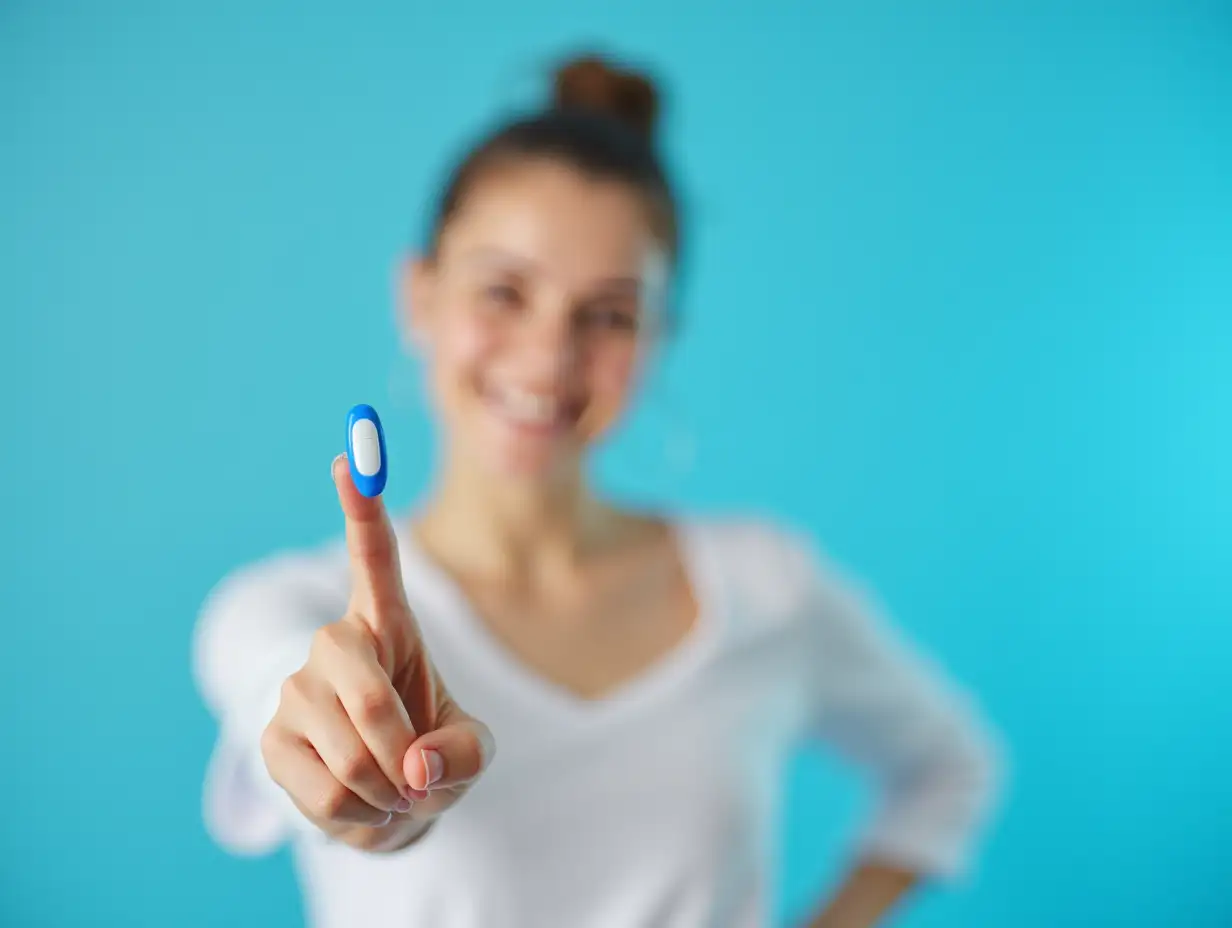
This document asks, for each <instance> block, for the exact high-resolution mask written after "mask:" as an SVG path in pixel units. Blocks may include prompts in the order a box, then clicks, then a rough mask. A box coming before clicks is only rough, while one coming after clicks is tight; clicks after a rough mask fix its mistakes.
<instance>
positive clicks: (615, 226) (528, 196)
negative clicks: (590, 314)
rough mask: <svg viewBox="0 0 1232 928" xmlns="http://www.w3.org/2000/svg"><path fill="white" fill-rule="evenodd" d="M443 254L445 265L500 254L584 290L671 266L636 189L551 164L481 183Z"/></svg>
mask: <svg viewBox="0 0 1232 928" xmlns="http://www.w3.org/2000/svg"><path fill="white" fill-rule="evenodd" d="M440 252H441V258H442V260H443V261H445V262H451V261H452V260H454V259H457V258H461V257H464V256H468V255H470V256H474V255H478V254H487V255H493V254H500V255H504V256H506V257H507V263H509V264H518V263H521V264H524V265H525V268H526V269H527V270H528V271H533V272H536V273H542V274H548V275H551V276H552V277H554V278H556V279H558V280H560V281H561V282H562V283H566V284H570V285H578V286H581V285H585V284H586V283H587V282H588V281H592V280H596V279H602V278H611V277H637V278H645V277H647V276H648V275H650V276H659V275H660V274H661V273H662V272H661V268H662V266H663V263H664V255H663V249H662V247H661V246H660V245H659V243H658V241H657V240H656V238H655V236H654V234H653V233H652V231H651V228H650V224H649V222H648V217H647V214H646V208H645V205H644V203H643V201H642V198H641V197H640V196H639V195H638V193H637V191H636V190H634V189H633V188H631V187H629V186H628V185H627V184H624V183H621V182H619V181H611V180H602V179H595V178H591V177H587V176H586V175H584V174H582V173H581V172H579V171H577V170H575V169H573V168H570V167H568V166H566V165H561V164H557V163H553V162H551V161H545V160H536V161H530V162H525V163H519V164H512V165H509V166H506V167H502V168H500V169H494V170H493V171H491V172H490V173H488V174H485V175H483V176H482V177H480V178H478V179H477V181H476V183H475V186H474V187H473V188H472V189H471V190H469V191H468V192H467V194H466V196H465V198H464V199H463V201H462V203H461V204H460V209H459V210H458V212H457V214H456V215H455V216H454V217H453V219H452V220H451V221H450V223H449V224H448V226H447V227H446V229H445V230H444V231H443V233H442V235H441V241H440ZM489 264H490V262H489Z"/></svg>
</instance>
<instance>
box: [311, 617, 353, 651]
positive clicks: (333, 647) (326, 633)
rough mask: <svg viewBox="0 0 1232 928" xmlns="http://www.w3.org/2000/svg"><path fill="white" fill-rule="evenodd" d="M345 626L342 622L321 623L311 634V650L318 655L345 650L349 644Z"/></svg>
mask: <svg viewBox="0 0 1232 928" xmlns="http://www.w3.org/2000/svg"><path fill="white" fill-rule="evenodd" d="M347 631H348V629H347V627H346V625H345V624H344V623H342V622H332V623H330V624H329V625H322V626H321V627H320V628H319V629H317V631H316V634H314V635H313V636H312V647H313V650H314V651H315V652H316V653H317V654H319V655H329V654H337V653H339V652H342V651H346V650H347V646H348V644H349V641H348V638H349V636H348V634H347Z"/></svg>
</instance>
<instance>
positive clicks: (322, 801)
mask: <svg viewBox="0 0 1232 928" xmlns="http://www.w3.org/2000/svg"><path fill="white" fill-rule="evenodd" d="M350 799H351V793H350V790H348V789H347V788H346V787H345V786H343V785H342V784H341V783H333V784H331V785H329V786H327V787H326V788H325V789H323V790H321V792H319V793H318V794H317V795H316V796H314V797H313V798H312V801H311V802H309V803H308V807H309V809H311V811H312V814H313V815H315V816H317V818H321V819H327V820H333V819H336V818H338V817H339V816H340V815H341V814H342V813H343V812H344V811H345V809H346V807H347V805H348V804H349V802H350Z"/></svg>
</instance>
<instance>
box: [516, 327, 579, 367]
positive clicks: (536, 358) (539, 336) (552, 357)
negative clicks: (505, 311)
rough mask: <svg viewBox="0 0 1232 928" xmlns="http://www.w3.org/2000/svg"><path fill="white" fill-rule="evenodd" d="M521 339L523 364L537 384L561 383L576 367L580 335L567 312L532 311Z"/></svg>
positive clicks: (520, 346)
mask: <svg viewBox="0 0 1232 928" xmlns="http://www.w3.org/2000/svg"><path fill="white" fill-rule="evenodd" d="M519 334H520V338H519V340H518V358H519V362H520V363H519V365H518V366H519V367H520V368H521V369H522V375H523V376H525V377H526V378H527V379H528V380H530V381H531V382H532V383H534V384H540V385H543V386H557V385H559V384H560V383H562V382H563V381H564V380H565V379H566V378H567V377H568V376H569V374H570V372H571V371H572V370H573V369H574V366H575V365H576V364H577V359H578V346H577V337H576V333H575V332H574V327H573V326H572V325H571V323H570V318H569V313H568V312H567V311H564V310H563V309H562V310H561V311H540V312H535V313H528V314H527V316H526V321H525V324H524V325H523V326H522V327H521V332H520V333H519Z"/></svg>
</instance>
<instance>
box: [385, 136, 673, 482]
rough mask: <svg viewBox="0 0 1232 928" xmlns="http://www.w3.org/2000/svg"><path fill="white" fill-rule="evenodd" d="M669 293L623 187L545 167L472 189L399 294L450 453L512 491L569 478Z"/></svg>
mask: <svg viewBox="0 0 1232 928" xmlns="http://www.w3.org/2000/svg"><path fill="white" fill-rule="evenodd" d="M666 286H667V260H666V256H665V254H664V251H663V248H662V246H661V245H660V244H659V242H658V241H657V240H656V238H655V237H654V236H653V234H652V233H651V230H650V226H649V224H648V222H647V214H646V207H645V205H644V203H643V201H642V199H641V198H640V197H639V195H638V193H637V191H635V190H633V189H632V188H630V187H629V186H627V185H625V184H621V183H618V182H612V181H602V180H593V179H590V178H587V177H586V176H584V175H582V174H581V173H579V172H577V171H575V170H573V169H571V168H569V167H567V166H563V165H560V164H557V163H553V162H551V161H546V160H541V161H530V162H526V163H523V164H518V165H510V166H508V167H506V168H503V169H500V170H497V171H494V172H493V173H491V174H488V175H485V176H484V177H482V178H481V179H479V181H478V182H477V184H476V186H474V187H473V188H472V189H471V190H470V191H469V193H468V195H467V196H466V198H465V199H464V201H463V202H462V204H461V208H460V209H459V210H458V212H457V213H456V214H455V215H454V217H453V218H452V219H451V220H450V222H449V223H448V225H447V227H446V228H445V230H444V231H443V233H442V235H441V240H440V243H439V248H438V254H437V256H436V260H435V261H433V262H427V261H419V262H416V263H415V264H414V265H412V267H411V270H410V273H409V275H408V286H407V287H406V289H405V290H404V293H405V294H406V296H407V301H406V302H407V303H408V304H409V305H408V306H407V307H406V310H407V313H408V316H409V319H408V322H409V325H410V326H411V328H412V332H413V334H414V338H415V341H416V342H417V344H418V345H419V346H420V347H421V349H422V351H423V356H424V362H425V367H426V373H427V377H428V386H429V390H430V392H431V394H432V396H433V398H434V401H435V403H436V406H437V409H438V412H439V414H440V416H441V418H442V420H443V424H444V426H445V430H446V432H447V438H448V441H449V442H450V443H451V446H452V451H453V452H455V453H462V454H465V455H467V456H468V458H469V459H470V460H472V461H474V462H477V463H479V464H481V465H482V466H483V467H485V468H487V469H489V470H491V471H493V472H496V473H498V474H500V475H503V476H506V477H514V478H517V479H520V480H534V481H544V480H552V479H553V478H555V477H559V476H562V475H567V474H569V473H571V472H572V471H573V469H574V468H576V467H577V466H578V463H579V461H580V458H581V456H582V454H583V452H584V451H585V449H586V448H587V447H589V446H590V445H591V444H593V443H594V442H595V441H596V440H597V439H599V438H600V436H602V435H603V434H604V433H606V432H607V431H608V430H609V429H610V428H611V427H612V425H613V424H614V423H615V422H616V421H617V420H618V419H619V417H620V415H621V413H622V412H623V411H624V409H625V408H626V406H627V405H628V403H629V401H630V398H631V397H632V395H633V392H634V388H635V385H636V382H637V380H638V376H639V372H640V370H641V368H642V366H643V365H642V362H643V360H644V358H645V354H646V349H647V348H648V347H649V346H650V345H651V344H652V343H653V340H654V339H655V337H656V335H657V333H658V332H659V331H660V330H661V327H662V323H663V318H662V316H663V312H664V309H665V303H666Z"/></svg>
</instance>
